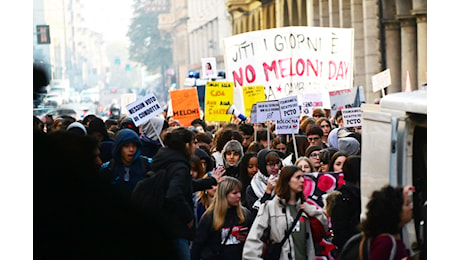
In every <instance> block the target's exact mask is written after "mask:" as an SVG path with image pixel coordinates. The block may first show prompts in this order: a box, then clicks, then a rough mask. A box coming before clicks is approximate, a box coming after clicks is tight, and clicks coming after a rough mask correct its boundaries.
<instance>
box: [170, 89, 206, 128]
mask: <svg viewBox="0 0 460 260" xmlns="http://www.w3.org/2000/svg"><path fill="white" fill-rule="evenodd" d="M169 96H170V97H171V107H172V116H173V117H174V119H175V120H178V121H179V122H180V123H181V125H183V126H191V123H192V121H193V120H195V119H197V118H200V105H199V103H198V93H197V90H196V88H186V89H179V90H171V91H170V92H169Z"/></svg>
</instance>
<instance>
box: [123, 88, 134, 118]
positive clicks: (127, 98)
mask: <svg viewBox="0 0 460 260" xmlns="http://www.w3.org/2000/svg"><path fill="white" fill-rule="evenodd" d="M120 100H121V101H120V106H121V113H122V114H123V115H126V114H128V110H127V109H126V106H128V105H129V104H131V103H133V102H135V101H136V94H134V93H125V94H121V97H120Z"/></svg>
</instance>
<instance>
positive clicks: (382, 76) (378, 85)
mask: <svg viewBox="0 0 460 260" xmlns="http://www.w3.org/2000/svg"><path fill="white" fill-rule="evenodd" d="M390 85H391V75H390V69H386V70H384V71H382V72H380V73H377V74H375V75H374V76H372V91H373V92H377V91H379V90H381V89H383V88H386V87H388V86H390Z"/></svg>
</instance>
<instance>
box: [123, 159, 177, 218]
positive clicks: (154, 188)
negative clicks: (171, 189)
mask: <svg viewBox="0 0 460 260" xmlns="http://www.w3.org/2000/svg"><path fill="white" fill-rule="evenodd" d="M147 175H148V176H147V177H146V178H145V179H143V180H142V181H139V182H138V183H137V184H136V186H135V188H134V190H133V192H132V194H131V200H132V203H133V205H134V207H136V208H137V209H138V210H139V211H141V212H142V213H144V214H147V215H149V216H151V217H156V218H161V217H162V216H163V213H164V200H165V196H166V191H167V190H168V186H169V181H170V177H169V174H168V170H167V169H165V168H162V169H160V170H159V171H157V172H153V171H149V172H148V173H147Z"/></svg>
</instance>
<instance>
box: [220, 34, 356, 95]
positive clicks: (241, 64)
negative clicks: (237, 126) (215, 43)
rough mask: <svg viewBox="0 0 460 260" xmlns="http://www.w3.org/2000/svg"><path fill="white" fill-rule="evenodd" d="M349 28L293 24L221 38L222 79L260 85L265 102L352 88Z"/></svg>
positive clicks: (351, 50) (242, 84) (351, 53)
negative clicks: (265, 96)
mask: <svg viewBox="0 0 460 260" xmlns="http://www.w3.org/2000/svg"><path fill="white" fill-rule="evenodd" d="M353 34H354V30H353V29H352V28H326V27H307V26H293V27H282V28H274V29H267V30H259V31H253V32H248V33H242V34H238V35H233V36H230V37H227V38H225V39H224V58H225V69H226V76H227V79H228V80H229V81H233V82H234V85H235V88H241V87H242V86H253V85H263V86H265V94H266V95H267V99H268V100H274V99H279V98H283V97H286V96H292V95H299V94H300V93H321V92H325V91H326V93H327V92H329V91H334V90H340V89H348V88H351V87H352V82H353V40H354V36H353Z"/></svg>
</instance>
